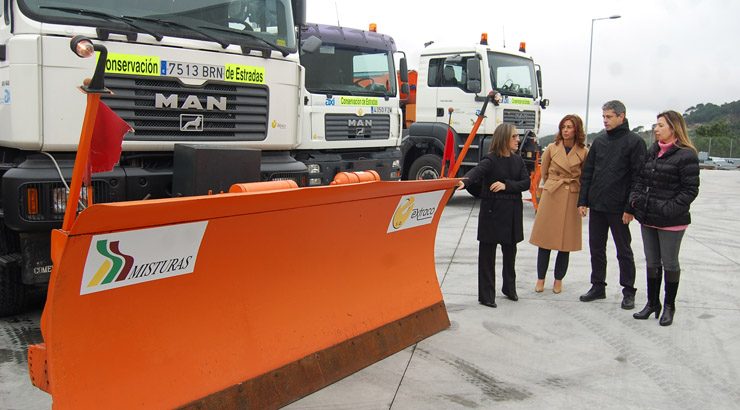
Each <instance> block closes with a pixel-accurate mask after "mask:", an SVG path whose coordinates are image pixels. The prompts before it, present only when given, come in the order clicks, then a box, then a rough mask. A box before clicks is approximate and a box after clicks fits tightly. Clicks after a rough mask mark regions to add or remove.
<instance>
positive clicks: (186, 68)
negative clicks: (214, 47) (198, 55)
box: [161, 60, 224, 80]
mask: <svg viewBox="0 0 740 410" xmlns="http://www.w3.org/2000/svg"><path fill="white" fill-rule="evenodd" d="M161 67H162V72H161V74H162V75H163V76H167V77H179V78H195V79H200V80H223V79H224V66H216V65H208V64H196V63H183V62H180V61H167V60H162V65H161Z"/></svg>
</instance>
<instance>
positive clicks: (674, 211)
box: [630, 111, 699, 326]
mask: <svg viewBox="0 0 740 410" xmlns="http://www.w3.org/2000/svg"><path fill="white" fill-rule="evenodd" d="M655 137H656V139H657V141H656V142H655V143H654V144H653V146H652V147H651V148H650V149H649V150H648V154H647V157H646V159H645V164H644V166H643V168H642V170H641V171H640V174H639V176H638V178H637V180H636V182H635V184H634V185H633V187H632V190H631V192H630V203H631V204H632V206H633V208H634V210H635V218H636V219H637V220H638V221H639V222H640V224H641V230H642V242H643V245H644V248H645V260H646V265H647V299H648V301H647V304H646V305H645V308H643V309H642V311H640V312H638V313H635V314H634V315H633V317H634V318H635V319H647V318H648V317H650V315H651V314H653V313H655V317H656V318H657V317H658V315H659V314H660V310H661V306H660V282H661V276H662V272H661V271H662V270H663V269H665V299H664V301H663V303H664V306H663V315H662V316H661V317H660V325H661V326H670V325H671V323H673V314H674V313H675V311H676V304H675V303H676V292H677V291H678V280H679V276H680V274H681V267H680V266H679V263H678V252H679V249H680V247H681V239H682V238H683V235H684V232H685V231H686V228H687V227H688V226H689V224H690V223H691V214H690V213H689V207H690V205H691V202H693V201H694V199H696V196H697V195H698V194H699V159H698V157H697V155H696V148H694V145H693V144H692V143H691V140H689V137H688V133H687V131H686V122H685V121H684V119H683V117H682V116H681V114H679V113H677V112H675V111H666V112H664V113H661V114H658V121H657V124H656V126H655Z"/></svg>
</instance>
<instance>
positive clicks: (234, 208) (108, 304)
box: [29, 179, 456, 409]
mask: <svg viewBox="0 0 740 410" xmlns="http://www.w3.org/2000/svg"><path fill="white" fill-rule="evenodd" d="M455 183H456V180H454V179H442V180H427V181H405V182H372V183H362V184H341V185H335V186H326V187H315V188H301V189H288V190H277V191H269V192H256V193H243V194H219V195H210V196H199V197H186V198H176V199H164V200H149V201H137V202H125V203H111V204H95V205H93V206H90V207H89V208H87V209H86V210H84V211H82V212H81V213H80V214H79V216H78V217H77V220H76V221H75V223H74V224H73V226H72V227H71V228H70V230H69V231H67V232H65V231H55V232H54V233H53V235H52V241H53V245H52V257H53V260H54V269H53V271H52V277H51V283H50V285H49V293H48V297H47V302H46V307H45V309H44V313H43V317H42V323H41V331H42V335H43V338H44V344H41V345H35V346H31V347H30V348H29V367H30V369H29V370H30V373H31V378H32V380H33V383H34V384H35V385H36V386H38V387H40V388H42V389H44V390H46V391H48V392H49V393H50V394H51V395H52V399H53V405H54V408H55V409H101V408H105V409H132V408H174V407H184V408H200V409H217V408H260V409H261V408H277V407H280V406H284V405H286V404H288V403H290V402H292V401H294V400H296V399H298V398H300V397H302V396H304V395H306V394H309V393H311V392H313V391H315V390H318V389H319V388H321V387H323V386H326V385H328V384H330V383H333V382H334V381H336V380H338V379H340V378H342V377H345V376H346V375H348V374H350V373H352V372H354V371H357V370H359V369H361V368H362V367H365V366H367V365H369V364H371V363H373V362H375V361H377V360H380V359H382V358H384V357H386V356H388V355H390V354H392V353H394V352H397V351H399V350H401V349H403V348H405V347H407V346H409V345H411V344H413V343H416V342H418V341H419V340H421V339H423V338H425V337H428V336H429V335H432V334H434V333H436V332H438V331H440V330H442V329H444V328H446V327H448V326H449V319H448V317H447V312H446V310H445V308H444V302H443V300H442V294H441V292H440V289H439V284H438V281H437V277H436V273H435V264H434V240H435V234H436V228H437V224H438V222H439V219H440V217H441V214H442V210H443V208H444V205H445V204H446V203H447V200H448V199H449V197H450V195H451V193H452V190H453V188H454V186H455ZM348 238H357V240H347V239H348ZM360 238H361V239H360ZM319 239H320V240H319ZM360 240H361V242H362V248H363V249H370V250H371V251H370V252H367V251H360V250H359V249H358V243H359V242H358V241H360ZM327 242H329V243H330V246H326V247H324V248H322V247H320V246H319V244H320V243H327Z"/></svg>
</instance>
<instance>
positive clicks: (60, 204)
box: [51, 186, 87, 215]
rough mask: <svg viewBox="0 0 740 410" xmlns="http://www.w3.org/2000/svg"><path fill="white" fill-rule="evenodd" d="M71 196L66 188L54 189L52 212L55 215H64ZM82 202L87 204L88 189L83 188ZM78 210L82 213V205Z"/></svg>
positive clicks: (52, 191) (52, 193)
mask: <svg viewBox="0 0 740 410" xmlns="http://www.w3.org/2000/svg"><path fill="white" fill-rule="evenodd" d="M68 196H69V190H68V189H67V188H65V187H60V188H54V189H52V190H51V200H52V204H51V212H52V213H54V214H60V215H64V212H65V211H66V210H67V197H68ZM80 201H82V203H83V204H84V203H87V187H85V186H83V187H82V192H80ZM77 210H78V211H82V205H81V204H77Z"/></svg>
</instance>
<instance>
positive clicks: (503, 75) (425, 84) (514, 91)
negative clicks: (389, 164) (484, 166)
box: [401, 35, 549, 179]
mask: <svg viewBox="0 0 740 410" xmlns="http://www.w3.org/2000/svg"><path fill="white" fill-rule="evenodd" d="M485 37H487V36H485V35H484V36H482V37H481V42H480V44H474V45H467V46H430V47H427V48H425V49H424V50H423V51H422V52H421V55H420V57H419V69H418V77H417V78H418V80H417V81H416V84H413V78H414V76H413V75H412V76H411V78H412V85H411V87H412V90H413V88H414V85H415V87H416V96H415V101H414V99H413V98H412V100H411V101H412V103H410V104H406V107H405V122H406V124H410V126H409V127H408V134H407V135H406V136H405V137H404V140H403V142H402V145H401V151H402V154H403V178H404V179H433V178H438V177H439V173H440V167H441V162H442V154H443V152H444V145H445V140H446V137H447V131H448V129H449V128H450V127H451V128H452V131H453V135H454V138H455V150H454V152H455V154H456V155H457V153H459V152H460V148H461V147H462V146H463V144H464V142H465V140H466V138H467V137H468V134H469V133H470V131H471V130H472V128H473V124H474V123H475V120H476V117H477V116H478V114H479V111H480V109H481V106H482V103H483V101H484V100H485V97H486V96H487V95H488V93H489V92H490V91H493V92H494V93H495V97H494V101H493V103H492V104H488V108H487V109H486V113H484V114H485V117H486V118H485V119H484V120H483V122H482V124H481V125H480V127H479V129H478V132H477V133H476V136H475V139H474V141H473V142H472V144H471V146H470V149H469V150H468V152H467V154H466V156H465V158H464V159H463V162H462V164H461V167H460V170H459V174H458V175H462V174H464V173H465V172H467V170H468V169H470V168H471V167H474V166H475V165H476V164H477V163H478V161H479V160H480V159H481V158H482V157H483V156H485V154H486V153H487V152H488V148H489V147H490V145H491V139H492V135H493V131H494V129H495V128H496V126H498V125H499V124H501V123H503V122H507V123H511V124H514V125H516V127H517V130H518V131H519V132H520V133H521V135H522V137H523V140H522V144H521V145H522V148H521V149H522V151H523V152H522V155H523V156H524V157H525V160H527V159H530V160H531V161H530V162H532V161H533V159H534V157H535V151H536V148H534V144H535V143H534V141H535V138H536V134H537V133H538V132H539V128H540V119H541V110H542V109H544V108H545V107H547V106H548V104H549V100H547V99H544V98H543V97H542V74H541V71H540V68H539V66H538V65H536V64H535V63H534V61H533V59H532V57H531V56H529V55H528V54H526V52H525V44H524V43H522V44H520V48H519V50H518V51H513V50H509V49H497V48H494V47H491V46H489V45H488V44H487V41H486V40H485ZM412 94H413V91H412ZM414 102H415V103H414ZM450 109H452V114H451V118H450V114H449V111H450ZM448 123H449V126H448ZM525 138H526V141H525Z"/></svg>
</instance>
